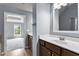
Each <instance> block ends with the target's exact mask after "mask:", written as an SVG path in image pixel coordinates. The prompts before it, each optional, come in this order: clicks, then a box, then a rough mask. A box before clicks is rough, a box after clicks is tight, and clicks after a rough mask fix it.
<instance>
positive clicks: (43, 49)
mask: <svg viewBox="0 0 79 59" xmlns="http://www.w3.org/2000/svg"><path fill="white" fill-rule="evenodd" d="M39 46H40V48H39V50H40V51H39V53H40V54H39V55H40V56H58V55H59V50H58V51H57V52H56V50H55V49H54V48H57V47H55V46H54V45H52V44H50V43H48V42H46V41H43V40H41V39H40V40H39ZM50 48H51V49H50ZM54 51H55V52H54Z"/></svg>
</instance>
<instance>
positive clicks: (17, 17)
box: [7, 14, 24, 23]
mask: <svg viewBox="0 0 79 59" xmlns="http://www.w3.org/2000/svg"><path fill="white" fill-rule="evenodd" d="M7 22H19V23H23V22H24V17H23V16H21V15H16V14H8V15H7Z"/></svg>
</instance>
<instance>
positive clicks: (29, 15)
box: [0, 4, 32, 50]
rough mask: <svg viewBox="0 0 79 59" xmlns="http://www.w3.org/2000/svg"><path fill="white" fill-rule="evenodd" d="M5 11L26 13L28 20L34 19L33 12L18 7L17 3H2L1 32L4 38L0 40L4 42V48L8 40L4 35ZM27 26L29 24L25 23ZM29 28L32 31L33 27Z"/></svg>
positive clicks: (0, 11) (0, 9) (0, 15)
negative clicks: (16, 6)
mask: <svg viewBox="0 0 79 59" xmlns="http://www.w3.org/2000/svg"><path fill="white" fill-rule="evenodd" d="M4 12H11V13H16V14H21V15H25V16H26V21H27V20H29V19H32V12H28V11H22V10H19V9H16V8H15V4H14V5H11V4H7V5H6V4H4V5H0V34H1V35H2V39H0V42H1V43H2V46H1V47H2V50H4V47H6V41H5V40H4V35H3V34H4ZM29 22H30V21H29ZM26 23H28V22H26ZM25 26H27V25H26V24H25ZM28 27H29V26H28ZM24 29H25V30H26V29H27V27H25V28H24ZM29 30H30V31H32V29H30V28H29ZM4 43H5V44H4Z"/></svg>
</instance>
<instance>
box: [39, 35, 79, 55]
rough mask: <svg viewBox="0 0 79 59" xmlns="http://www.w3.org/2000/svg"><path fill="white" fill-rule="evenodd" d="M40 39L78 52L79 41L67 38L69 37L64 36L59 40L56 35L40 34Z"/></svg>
mask: <svg viewBox="0 0 79 59" xmlns="http://www.w3.org/2000/svg"><path fill="white" fill-rule="evenodd" d="M40 39H42V40H45V41H47V42H50V43H52V44H55V45H57V46H60V47H62V48H65V49H68V50H70V51H73V52H75V53H78V54H79V42H77V41H73V40H69V39H71V38H68V37H65V40H64V41H61V40H59V39H60V38H59V36H56V35H40ZM74 39H76V38H74ZM77 39H79V38H77Z"/></svg>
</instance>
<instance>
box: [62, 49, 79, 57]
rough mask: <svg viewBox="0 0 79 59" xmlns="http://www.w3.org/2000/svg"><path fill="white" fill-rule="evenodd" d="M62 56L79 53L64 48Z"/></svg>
mask: <svg viewBox="0 0 79 59" xmlns="http://www.w3.org/2000/svg"><path fill="white" fill-rule="evenodd" d="M62 56H79V55H78V54H76V53H73V52H71V51H69V50H66V49H62Z"/></svg>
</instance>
